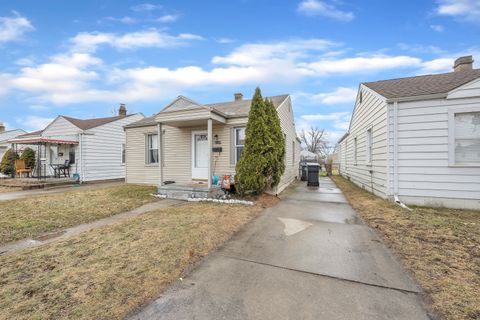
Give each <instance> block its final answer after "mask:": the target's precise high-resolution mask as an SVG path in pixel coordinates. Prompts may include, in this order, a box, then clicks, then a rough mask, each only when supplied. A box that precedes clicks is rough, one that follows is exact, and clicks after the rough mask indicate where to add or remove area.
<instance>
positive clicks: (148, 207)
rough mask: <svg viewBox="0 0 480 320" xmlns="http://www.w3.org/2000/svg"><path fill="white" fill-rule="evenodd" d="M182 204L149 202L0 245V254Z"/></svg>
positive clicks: (169, 201)
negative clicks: (101, 217) (121, 211)
mask: <svg viewBox="0 0 480 320" xmlns="http://www.w3.org/2000/svg"><path fill="white" fill-rule="evenodd" d="M182 204H184V202H181V201H177V200H170V199H168V200H167V199H165V200H161V201H156V202H152V203H147V204H145V205H143V206H141V207H138V208H136V209H133V210H131V211H127V212H123V213H119V214H116V215H114V216H110V217H107V218H103V219H99V220H96V221H93V222H90V223H84V224H80V225H77V226H74V227H71V228H67V229H63V230H58V231H54V232H50V233H46V234H43V235H41V236H39V237H37V238H35V239H24V240H20V241H15V242H9V243H6V244H4V245H0V256H1V255H6V254H11V253H14V252H18V251H21V250H25V249H27V248H33V247H38V246H41V245H44V244H47V243H50V242H53V241H58V240H62V239H66V238H69V237H73V236H76V235H78V234H80V233H82V232H85V231H88V230H91V229H96V228H99V227H102V226H106V225H109V224H113V223H116V222H119V221H122V220H125V219H128V218H131V217H135V216H138V215H141V214H144V213H147V212H150V211H153V210H156V209H161V208H165V207H170V206H174V205H182Z"/></svg>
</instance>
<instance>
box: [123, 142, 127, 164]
mask: <svg viewBox="0 0 480 320" xmlns="http://www.w3.org/2000/svg"><path fill="white" fill-rule="evenodd" d="M126 160H127V152H126V150H125V143H122V164H125V162H126Z"/></svg>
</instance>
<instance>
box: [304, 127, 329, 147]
mask: <svg viewBox="0 0 480 320" xmlns="http://www.w3.org/2000/svg"><path fill="white" fill-rule="evenodd" d="M325 136H326V132H325V130H324V129H320V128H318V127H310V129H309V130H305V129H303V130H302V132H301V133H300V140H301V141H302V143H303V144H304V145H305V146H306V147H307V150H308V151H310V152H312V153H315V154H321V150H322V148H323V147H324V145H326V139H325Z"/></svg>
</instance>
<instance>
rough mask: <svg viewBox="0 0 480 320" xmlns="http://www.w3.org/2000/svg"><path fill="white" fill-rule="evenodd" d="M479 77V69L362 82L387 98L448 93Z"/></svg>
mask: <svg viewBox="0 0 480 320" xmlns="http://www.w3.org/2000/svg"><path fill="white" fill-rule="evenodd" d="M477 78H480V69H474V70H465V71H457V72H449V73H442V74H433V75H425V76H417V77H409V78H400V79H391V80H382V81H375V82H366V83H363V84H364V85H365V86H367V87H368V88H370V89H372V90H373V91H375V92H377V93H379V94H380V95H382V96H384V97H385V98H387V99H395V98H406V97H415V96H423V95H431V94H442V93H448V92H450V91H452V90H453V89H455V88H458V87H460V86H462V85H464V84H466V83H468V82H470V81H473V80H475V79H477Z"/></svg>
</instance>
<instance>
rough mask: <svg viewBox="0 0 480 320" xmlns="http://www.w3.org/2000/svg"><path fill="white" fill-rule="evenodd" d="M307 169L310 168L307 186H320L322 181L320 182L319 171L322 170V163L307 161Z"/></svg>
mask: <svg viewBox="0 0 480 320" xmlns="http://www.w3.org/2000/svg"><path fill="white" fill-rule="evenodd" d="M307 169H308V180H307V186H309V187H318V186H320V183H319V182H318V173H319V171H320V165H319V164H318V163H314V162H309V163H307Z"/></svg>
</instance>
